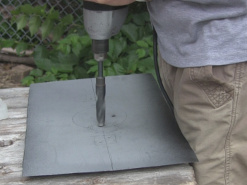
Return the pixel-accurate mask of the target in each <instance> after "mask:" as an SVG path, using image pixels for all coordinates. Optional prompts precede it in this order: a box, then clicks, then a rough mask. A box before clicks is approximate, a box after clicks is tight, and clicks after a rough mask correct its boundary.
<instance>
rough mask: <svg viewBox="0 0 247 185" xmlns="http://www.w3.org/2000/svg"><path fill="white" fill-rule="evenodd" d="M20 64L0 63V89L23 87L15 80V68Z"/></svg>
mask: <svg viewBox="0 0 247 185" xmlns="http://www.w3.org/2000/svg"><path fill="white" fill-rule="evenodd" d="M17 65H19V64H12V63H0V89H5V88H14V87H22V85H21V82H20V80H16V79H13V78H12V76H13V73H14V71H13V70H12V69H13V67H15V66H17Z"/></svg>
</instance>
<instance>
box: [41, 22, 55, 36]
mask: <svg viewBox="0 0 247 185" xmlns="http://www.w3.org/2000/svg"><path fill="white" fill-rule="evenodd" d="M53 27H54V21H53V20H52V19H46V20H45V22H44V23H43V24H42V26H41V34H42V39H43V40H44V39H45V38H46V37H47V36H48V35H49V34H50V33H51V31H52V29H53Z"/></svg>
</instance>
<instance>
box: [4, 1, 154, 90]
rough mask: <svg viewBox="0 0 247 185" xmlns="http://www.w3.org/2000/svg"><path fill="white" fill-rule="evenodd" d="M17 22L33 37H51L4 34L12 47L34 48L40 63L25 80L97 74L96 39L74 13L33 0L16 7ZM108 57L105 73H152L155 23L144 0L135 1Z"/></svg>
mask: <svg viewBox="0 0 247 185" xmlns="http://www.w3.org/2000/svg"><path fill="white" fill-rule="evenodd" d="M12 15H13V18H12V22H13V26H15V27H16V29H17V30H19V31H21V30H23V29H25V30H28V31H29V33H30V36H31V37H34V38H35V36H36V35H38V34H39V35H41V36H42V39H43V40H44V39H47V38H48V39H49V41H50V42H44V44H43V45H37V44H36V43H27V42H25V40H23V41H21V42H19V41H17V40H15V39H8V40H6V39H3V38H2V39H1V38H0V48H2V47H12V48H15V49H16V50H17V52H18V53H19V54H20V55H21V53H22V52H23V51H25V50H27V49H33V50H34V53H33V57H34V60H35V64H36V66H37V69H34V70H32V71H31V73H30V75H29V76H27V77H26V78H24V79H23V81H22V82H23V85H27V86H29V85H30V84H32V83H40V82H49V81H55V80H70V79H78V78H88V77H94V76H96V75H97V70H98V64H97V62H96V61H95V60H94V59H92V58H93V54H92V51H91V39H90V38H89V36H88V35H87V33H86V32H85V30H84V28H83V25H75V24H73V21H74V18H73V17H72V16H71V15H66V16H64V17H62V16H61V15H60V14H59V12H58V11H57V10H54V9H53V8H51V9H49V10H48V9H47V6H46V5H44V6H35V7H32V6H31V5H29V4H26V5H23V6H20V7H18V8H17V9H16V10H14V11H12ZM109 43H110V47H109V52H108V59H107V60H106V61H104V75H105V76H109V75H123V74H132V73H152V74H154V67H153V50H152V47H153V42H152V28H151V24H150V21H149V15H148V12H147V10H146V5H145V3H134V4H133V5H131V6H130V14H129V15H128V17H127V19H126V22H125V24H124V25H123V27H122V29H121V31H120V33H119V34H118V35H116V36H114V37H112V38H111V39H110V40H109Z"/></svg>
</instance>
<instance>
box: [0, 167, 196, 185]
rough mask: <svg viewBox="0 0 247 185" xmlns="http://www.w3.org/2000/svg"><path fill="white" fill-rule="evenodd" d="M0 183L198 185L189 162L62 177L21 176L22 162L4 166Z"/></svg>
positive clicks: (44, 184)
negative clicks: (187, 163) (186, 163)
mask: <svg viewBox="0 0 247 185" xmlns="http://www.w3.org/2000/svg"><path fill="white" fill-rule="evenodd" d="M0 171H1V173H2V174H3V175H2V176H0V184H1V183H2V184H5V185H6V184H11V185H12V184H34V185H35V184H37V185H48V184H49V185H68V184H70V185H78V184H82V185H83V184H85V185H91V184H92V185H107V184H108V185H126V184H128V185H152V184H153V185H158V184H159V185H161V184H164V185H167V184H170V185H195V184H196V183H195V181H194V177H193V176H191V173H193V170H192V168H191V167H188V165H176V166H168V167H160V168H150V169H138V170H128V171H120V172H107V173H95V174H75V175H61V176H45V177H34V178H24V177H21V171H22V168H21V166H20V165H9V166H4V167H2V168H1V169H0Z"/></svg>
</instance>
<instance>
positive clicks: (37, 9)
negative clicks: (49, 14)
mask: <svg viewBox="0 0 247 185" xmlns="http://www.w3.org/2000/svg"><path fill="white" fill-rule="evenodd" d="M46 8H47V5H46V4H44V6H35V7H33V13H34V14H36V15H39V16H45V15H46Z"/></svg>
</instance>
